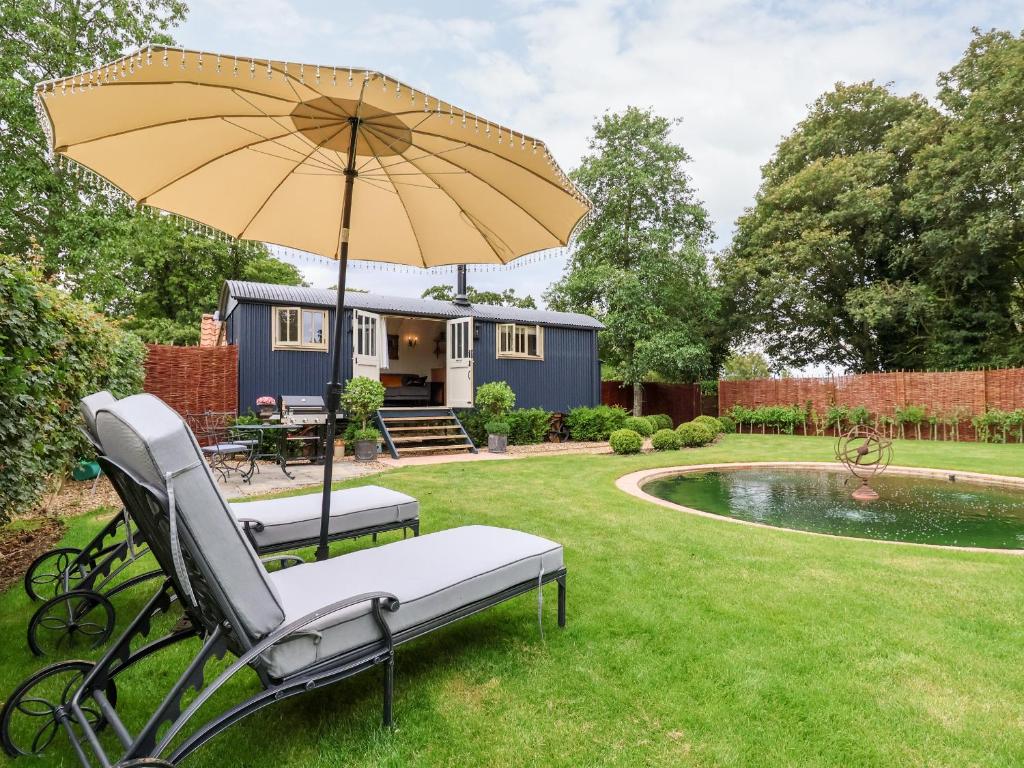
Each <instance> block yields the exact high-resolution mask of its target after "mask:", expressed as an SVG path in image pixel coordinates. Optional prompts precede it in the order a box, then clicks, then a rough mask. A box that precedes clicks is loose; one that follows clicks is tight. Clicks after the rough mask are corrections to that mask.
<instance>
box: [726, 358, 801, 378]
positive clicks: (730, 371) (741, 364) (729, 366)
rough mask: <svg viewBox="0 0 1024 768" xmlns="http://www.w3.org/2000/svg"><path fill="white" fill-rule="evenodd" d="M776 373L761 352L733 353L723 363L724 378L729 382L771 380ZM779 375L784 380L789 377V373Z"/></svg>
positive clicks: (781, 372)
mask: <svg viewBox="0 0 1024 768" xmlns="http://www.w3.org/2000/svg"><path fill="white" fill-rule="evenodd" d="M774 373H775V371H773V370H772V367H771V365H770V364H769V363H768V360H767V358H766V357H765V356H764V355H762V354H761V353H760V352H733V353H732V354H731V355H729V356H728V357H727V358H725V362H723V363H722V378H723V379H725V380H727V381H749V380H750V379H770V378H771V377H772V374H774ZM779 373H780V375H782V376H783V378H786V377H787V376H788V371H785V370H783V371H780V372H779Z"/></svg>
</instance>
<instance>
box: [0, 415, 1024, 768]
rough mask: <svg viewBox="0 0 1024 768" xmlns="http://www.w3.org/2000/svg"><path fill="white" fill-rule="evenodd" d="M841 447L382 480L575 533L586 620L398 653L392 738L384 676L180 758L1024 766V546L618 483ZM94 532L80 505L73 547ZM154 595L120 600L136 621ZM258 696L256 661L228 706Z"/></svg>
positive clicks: (942, 451)
mask: <svg viewBox="0 0 1024 768" xmlns="http://www.w3.org/2000/svg"><path fill="white" fill-rule="evenodd" d="M831 456H832V441H831V440H830V439H826V438H813V437H811V438H805V437H785V436H782V437H773V436H760V435H734V436H729V437H727V438H725V439H724V440H723V441H721V442H720V443H719V444H717V445H714V446H711V447H708V448H703V449H698V450H686V451H682V452H675V453H671V454H657V455H643V456H634V457H613V456H583V455H579V456H551V457H536V458H529V459H523V460H517V461H508V462H476V463H462V464H447V465H437V466H423V467H410V468H404V469H400V470H396V471H393V472H390V473H388V474H385V475H383V476H381V477H379V478H376V479H375V482H379V483H381V484H382V485H386V486H388V487H391V488H395V489H397V490H400V491H404V492H407V493H410V494H413V495H415V496H417V497H418V498H419V499H420V500H421V502H422V522H423V528H424V531H425V532H430V531H434V530H438V529H443V528H449V527H452V526H457V525H464V524H467V523H485V524H489V525H500V526H508V527H515V528H521V529H523V530H526V531H530V532H533V533H536V534H539V535H541V536H546V537H549V538H551V539H554V540H557V541H560V542H562V543H563V544H564V545H565V550H566V559H567V565H568V568H569V595H568V597H569V624H568V627H567V628H566V629H565V630H561V631H559V630H558V628H557V627H556V625H555V620H554V619H555V617H554V602H555V601H554V597H555V592H554V586H553V585H552V586H549V587H548V588H547V592H546V595H545V598H546V601H545V606H544V609H545V619H544V621H545V627H544V629H545V639H544V640H543V641H542V640H541V637H540V634H539V632H538V627H537V608H536V599H535V596H534V595H529V596H524V597H520V598H517V599H515V600H513V601H511V602H509V603H506V604H504V605H502V606H499V607H498V608H496V609H492V610H490V611H488V612H486V613H484V614H482V615H479V616H476V617H473V618H471V619H469V620H466V621H464V622H462V623H460V624H458V625H456V626H454V627H450V628H448V629H445V630H442V631H440V632H437V633H434V635H432V636H430V637H428V638H424V639H422V640H419V641H416V642H413V643H411V644H409V645H407V646H405V647H403V648H402V649H401V650H400V651H399V653H398V662H397V677H396V701H395V716H396V726H397V727H396V728H395V730H394V731H391V732H388V731H385V730H383V729H382V728H381V727H380V724H379V718H380V697H379V677H378V675H377V673H369V674H365V675H362V676H360V677H357V678H355V679H352V680H349V681H345V682H343V683H341V684H339V685H336V686H334V687H331V688H327V689H325V690H322V691H319V692H315V693H312V694H308V695H305V696H301V697H298V698H295V699H291V700H289V701H286V702H283V703H279V704H277V705H275V706H273V707H271V708H269V709H268V710H264V711H263V712H261V713H259V714H257V715H255V716H253V717H251V718H249V719H248V720H245V721H243V722H242V723H241V724H240V725H237V726H235V727H234V728H233V729H231V730H229V731H228V732H227V733H226V734H223V735H222V736H220V737H218V738H217V739H216V740H215V741H213V742H212V743H211V744H209V745H207V746H206V747H204V748H202V749H201V750H200V751H199V752H198V753H196V754H195V755H193V756H192V757H191V758H190V759H189V760H188V761H187V763H186V764H187V765H193V766H218V768H220V767H221V766H224V767H228V766H251V765H255V764H259V765H296V766H297V765H302V766H317V765H324V766H326V765H331V766H341V765H344V766H346V767H348V766H382V765H385V766H437V765H452V766H516V767H517V768H518V767H519V766H534V765H536V766H573V767H574V768H575V767H577V766H596V765H601V766H603V765H644V766H744V767H748V766H749V767H754V766H766V767H767V766H772V767H773V768H774V767H776V766H844V767H845V766H924V765H927V766H939V765H942V766H1012V765H1022V764H1024V664H1021V662H1020V649H1021V648H1022V647H1024V611H1022V610H1021V607H1022V606H1024V559H1021V558H1019V557H1014V556H1010V555H1006V554H997V553H992V554H986V553H967V552H956V551H948V550H937V549H928V548H920V547H906V546H897V545H891V544H885V543H879V542H867V541H855V540H844V539H832V538H824V537H818V536H808V535H803V534H800V533H794V532H787V531H781V530H772V529H763V528H755V527H750V526H742V525H733V524H730V523H728V522H724V521H719V520H714V519H705V518H701V517H697V516H692V515H686V514H682V513H676V512H673V511H671V510H667V509H664V508H662V507H659V506H656V505H654V504H649V503H646V502H643V501H639V500H637V499H634V498H632V497H629V496H627V495H625V494H624V493H621V492H619V491H618V490H616V489H615V488H614V485H613V483H614V480H615V478H616V477H618V476H619V475H622V474H625V473H627V472H631V471H634V470H637V469H642V468H645V467H653V466H661V465H671V464H686V463H706V462H709V461H757V460H828V459H830V458H831ZM895 457H896V463H898V464H902V465H909V466H932V467H942V468H949V469H959V470H974V471H982V472H992V473H1001V474H1012V475H1024V446H1016V445H1010V446H997V445H980V446H979V445H969V444H952V443H938V444H936V443H929V442H922V443H916V442H902V441H901V442H898V443H897V444H896V448H895ZM97 525H98V522H97V518H96V516H95V515H85V516H83V517H80V518H77V519H75V520H74V521H73V522H72V525H71V527H70V529H69V532H68V535H67V540H68V541H70V542H76V541H82V540H84V539H85V538H87V536H88V535H89V533H90V531H93V530H95V528H96V526H97ZM364 546H369V542H366V541H364V542H358V543H356V544H354V545H353V544H347V545H345V546H338V547H336V549H337V550H338V551H341V550H343V549H345V548H352V547H364ZM142 591H143V590H138V591H137V593H136V594H135V595H131V596H129V595H125V596H121V597H119V598H118V609H119V611H120V614H121V615H122V616H126V615H127V614H128V613H129V609H128V606H130V605H137V604H138V603H139V602H141V600H142V597H143V595H142ZM29 615H30V606H29V603H28V600H27V598H26V597H25V596H24V594H23V592H22V591H21V589H20V588H15V589H12V590H11V591H10V592H8V593H7V594H5V595H3V596H2V598H0V632H2V633H3V637H4V638H5V639H6V641H7V642H6V643H5V644H4V647H5V652H4V653H3V654H2V656H0V690H2V691H3V692H4V693H5V694H6V693H7V692H9V691H10V690H11V689H12V688H13V687H14V685H15V684H16V683H17V682H18V681H19V680H20V679H21V678H22V677H24V676H25V675H27V674H28V673H29V672H31V671H33V670H35V669H36V668H37V667H38V666H40V663H39V662H38V661H37V660H36V659H33V658H32V657H31V656H30V655H29V653H28V650H27V649H26V647H25V644H24V639H23V638H24V630H25V625H26V623H27V620H28V617H29ZM193 647H194V646H190V648H189V650H190V649H191V648H193ZM186 657H187V652H186V649H184V648H179V649H177V650H175V651H173V652H170V653H165V654H164V655H162V656H158V657H157V658H156V659H152V660H149V661H147V662H145V663H143V664H142V665H140V667H139V668H137V669H135V670H134V671H133V672H131V673H129V675H127V676H126V677H125V678H123V679H122V680H121V681H119V682H120V699H121V701H122V702H124V703H125V705H126V706H130V704H129V703H131V704H137V703H143V702H144V703H145V704H146V706H149V707H151V706H152V705H153V704H154V702H155V701H156V700H157V698H158V696H159V694H160V691H161V687H162V686H166V685H167V684H168V683H169V682H170V681H171V680H172V679H173V677H174V676H176V674H177V672H178V670H179V669H180V667H181V665H182V664H183V663H184V662H185V661H186ZM255 686H256V677H255V675H254V674H253V675H250V676H248V677H246V678H245V679H241V680H239V681H238V682H237V683H236V684H234V685H233V686H231V687H230V688H229V689H227V690H226V691H224V692H222V694H218V698H217V701H220V702H222V703H226V702H229V701H231V700H237V699H238V698H239V697H240V696H241V695H242V693H243V692H244V691H245V690H252V689H254V688H255ZM126 711H131V710H130V709H128V710H126ZM135 711H140V710H139V709H136V710H135ZM131 724H132V725H134V726H135V727H138V725H139V723H138V722H137V721H136V722H135V723H131ZM61 757H63V759H64V763H63V764H65V765H70V764H71V761H70V758H69V757H68V753H66V752H59V751H57V752H54V754H53V755H52V756H51V759H49V760H46V761H27V764H32V765H37V764H39V765H58V764H60V758H61Z"/></svg>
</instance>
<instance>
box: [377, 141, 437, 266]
mask: <svg viewBox="0 0 1024 768" xmlns="http://www.w3.org/2000/svg"><path fill="white" fill-rule="evenodd" d="M378 164H379V161H378ZM380 168H381V170H382V171H384V175H385V176H387V173H388V172H387V170H386V169H385V168H384V166H383V165H381V166H380ZM388 181H391V178H390V177H388ZM391 188H392V189H394V190H395V195H396V196H397V197H398V202H400V203H401V204H402V210H403V211H405V218H406V219H407V220H408V221H409V229H410V230H411V231H412V236H413V239H414V240H416V247H417V248H418V249H419V251H420V261H421V262H422V263H423V265H424V266H426V264H427V257H426V254H425V253H423V243H421V242H420V236H419V233H417V232H416V224H415V223H414V222H413V220H412V215H411V214H410V213H409V206H408V205H406V204H405V198H404V197H402V193H401V192H399V191H398V187H396V186H395V184H394V182H391Z"/></svg>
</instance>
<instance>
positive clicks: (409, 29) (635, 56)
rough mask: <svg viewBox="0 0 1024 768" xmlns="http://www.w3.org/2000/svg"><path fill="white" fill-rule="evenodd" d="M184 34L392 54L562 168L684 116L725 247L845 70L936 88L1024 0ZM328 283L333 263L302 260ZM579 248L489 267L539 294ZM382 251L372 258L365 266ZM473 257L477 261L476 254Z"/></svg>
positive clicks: (364, 59)
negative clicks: (627, 133) (647, 118)
mask: <svg viewBox="0 0 1024 768" xmlns="http://www.w3.org/2000/svg"><path fill="white" fill-rule="evenodd" d="M189 6H190V8H191V13H190V15H189V18H188V20H187V22H186V23H185V24H184V25H183V26H182V27H180V28H179V29H178V30H176V32H175V37H176V38H177V40H178V42H179V43H181V44H182V45H184V46H186V47H189V48H199V49H203V50H207V51H211V52H218V53H227V54H238V55H246V56H249V55H251V56H256V57H263V58H272V59H283V60H286V61H294V62H304V63H311V64H313V63H320V64H324V65H337V66H338V67H339V68H340V67H349V66H352V67H357V68H360V69H363V68H366V69H375V70H379V71H381V72H384V73H385V74H389V75H392V76H394V77H396V78H398V79H400V80H402V81H404V82H406V83H409V84H410V85H412V86H415V87H417V88H419V89H422V90H424V91H427V92H429V93H432V94H435V95H437V96H439V97H441V98H443V99H445V100H446V101H447V100H450V101H452V102H455V103H457V104H460V105H465V106H466V108H467V109H471V110H473V111H475V112H478V113H479V114H481V115H485V116H487V117H489V118H490V119H492V120H494V121H496V122H500V123H503V124H505V125H507V126H510V127H511V128H513V129H514V130H516V131H522V132H525V133H527V134H530V135H534V136H538V137H540V138H542V139H544V140H545V141H546V142H547V144H548V146H549V147H550V149H551V151H552V152H553V154H554V156H555V158H556V159H557V160H558V161H559V163H560V164H561V166H562V167H563V168H564V169H566V170H568V169H571V168H573V167H575V166H576V165H577V164H578V163H579V161H580V158H581V157H582V156H583V155H584V154H585V153H586V152H587V141H588V137H589V135H590V133H591V127H592V126H593V123H594V120H595V117H596V116H598V115H600V114H602V113H603V112H604V111H605V110H611V111H618V110H622V109H624V108H625V107H626V106H629V105H636V106H640V107H651V108H653V109H654V110H655V111H656V112H657V113H659V114H662V115H665V116H670V117H679V118H682V123H681V124H680V125H679V126H678V127H677V128H676V130H675V132H674V134H673V138H674V140H676V141H678V142H679V143H681V144H682V145H683V146H684V147H685V148H686V150H687V152H688V153H689V154H690V156H691V157H692V163H691V164H690V166H689V169H688V170H689V173H690V175H691V177H692V180H693V183H694V186H695V188H696V190H697V194H698V196H699V197H700V198H701V199H702V200H703V201H704V203H705V205H706V206H707V208H708V210H709V212H710V214H711V217H712V219H713V221H714V228H715V233H716V236H717V237H716V242H715V244H714V248H716V249H719V248H723V247H725V246H727V245H728V244H729V241H730V238H731V236H732V232H733V229H734V223H735V221H736V218H737V216H739V215H740V214H741V213H742V212H743V210H744V208H746V207H748V206H750V205H751V204H752V203H753V199H754V194H755V193H756V191H757V187H758V184H759V181H760V167H761V165H762V164H764V163H765V162H766V161H767V160H768V159H769V157H770V156H771V154H772V151H773V150H774V147H775V146H776V144H777V143H778V141H779V140H780V139H781V138H782V137H783V136H784V135H785V134H787V133H788V132H789V131H791V130H792V128H793V126H794V125H795V124H796V123H797V122H798V121H799V120H800V119H801V118H802V117H803V116H804V115H805V114H806V110H807V105H808V104H810V103H811V102H812V101H813V100H814V99H815V98H816V97H817V96H818V95H820V94H821V93H823V92H824V91H826V90H828V89H830V88H831V87H832V86H833V85H834V84H835V83H836V82H838V81H843V82H860V81H865V80H875V81H876V82H879V83H892V86H893V88H894V89H895V90H896V92H898V93H901V94H907V93H911V92H914V91H916V92H919V93H922V94H924V95H925V96H927V97H928V98H932V97H933V96H934V94H935V90H936V86H935V81H936V76H937V75H938V73H939V72H941V71H943V70H945V69H948V68H949V67H950V66H952V65H953V64H954V63H955V62H956V61H957V60H958V59H959V58H960V56H961V54H962V52H963V50H964V49H965V48H966V46H967V44H968V42H969V40H970V36H971V28H972V27H979V28H981V29H989V28H992V27H996V28H1001V29H1009V30H1012V31H1014V32H1019V31H1020V30H1022V29H1024V2H1020V0H1016V1H1015V2H999V1H994V2H985V3H982V2H970V1H969V0H965V1H963V2H942V1H928V0H921V1H916V0H915V1H910V2H902V3H901V2H881V1H875V0H848V1H846V2H815V1H814V0H809V1H803V0H772V1H771V2H751V1H750V0H721V1H720V2H696V1H695V0H677V1H676V2H670V1H665V2H657V1H655V0H633V2H626V1H624V0H565V1H560V0H556V1H552V2H541V1H539V0H490V2H453V1H444V0H436V1H433V2H400V1H396V0H391V2H388V3H369V2H353V1H352V0H189ZM286 260H292V261H293V263H295V264H296V265H297V266H299V267H300V269H302V271H303V273H304V275H305V277H306V280H307V281H308V282H310V283H311V284H312V285H314V286H317V287H329V286H333V285H335V284H336V281H337V273H336V267H335V266H334V264H333V263H326V262H324V261H323V260H322V259H319V258H310V259H295V258H293V257H291V256H289V255H286ZM564 265H565V259H564V257H554V258H547V259H544V260H541V261H538V262H536V263H534V264H530V265H527V266H522V267H517V268H515V269H506V270H502V271H492V272H480V273H473V272H472V271H471V273H470V276H469V282H470V283H471V284H473V285H475V286H476V287H478V288H482V289H503V288H507V287H512V288H515V289H516V291H517V292H519V293H528V294H531V295H533V296H534V297H535V298H537V299H538V300H539V299H540V296H541V293H543V291H544V289H545V288H546V287H547V286H548V285H549V284H550V283H551V282H553V281H554V280H557V279H558V277H559V275H560V274H561V272H562V269H563V268H564ZM363 266H365V265H363ZM471 270H472V268H471ZM440 282H454V275H453V274H451V273H445V274H426V273H422V272H417V273H412V274H407V273H395V272H389V271H379V270H378V269H376V268H375V269H373V270H370V269H364V268H361V265H360V264H359V263H358V262H354V263H353V266H352V268H351V269H350V272H349V279H348V284H349V286H350V287H356V288H362V289H366V290H371V291H375V292H379V293H390V294H397V295H419V293H420V292H421V291H422V290H423V288H425V287H427V286H429V285H433V284H435V283H440Z"/></svg>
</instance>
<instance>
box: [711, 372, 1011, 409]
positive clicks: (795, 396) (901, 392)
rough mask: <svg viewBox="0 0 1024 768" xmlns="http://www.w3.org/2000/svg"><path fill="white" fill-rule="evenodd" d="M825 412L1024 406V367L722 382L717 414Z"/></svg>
mask: <svg viewBox="0 0 1024 768" xmlns="http://www.w3.org/2000/svg"><path fill="white" fill-rule="evenodd" d="M808 400H809V401H811V402H812V403H813V404H814V407H815V409H817V410H818V411H819V412H823V411H824V410H825V409H827V408H828V406H829V405H832V404H837V405H846V406H856V405H863V406H866V407H867V409H868V410H869V411H871V413H873V414H885V415H889V416H892V415H893V414H894V412H895V410H896V409H897V408H902V407H904V406H907V405H923V406H926V407H927V408H928V412H929V413H932V414H951V413H954V412H956V411H958V410H959V411H960V412H962V413H966V414H969V415H972V416H973V415H977V414H979V413H984V412H985V410H986V407H988V408H999V409H1001V410H1004V411H1012V410H1014V409H1016V408H1024V368H1007V369H1002V370H990V371H937V372H921V371H916V372H915V371H899V372H895V373H866V374H857V375H849V376H828V377H822V378H808V379H755V380H753V381H720V382H719V383H718V409H719V413H727V412H728V411H729V409H730V408H732V407H733V406H734V405H744V406H747V407H756V406H759V405H802V404H804V403H806V402H807V401H808Z"/></svg>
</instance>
